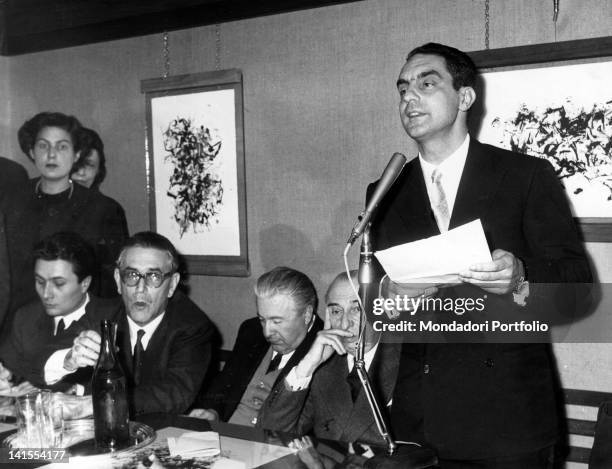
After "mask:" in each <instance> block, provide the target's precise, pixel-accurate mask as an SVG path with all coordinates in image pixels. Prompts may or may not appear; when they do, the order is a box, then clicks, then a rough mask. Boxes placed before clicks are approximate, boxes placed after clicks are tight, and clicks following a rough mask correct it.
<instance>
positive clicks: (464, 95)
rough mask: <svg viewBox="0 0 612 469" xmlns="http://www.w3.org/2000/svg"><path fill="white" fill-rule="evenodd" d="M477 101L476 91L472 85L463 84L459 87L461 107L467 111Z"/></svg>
mask: <svg viewBox="0 0 612 469" xmlns="http://www.w3.org/2000/svg"><path fill="white" fill-rule="evenodd" d="M475 101H476V91H474V88H472V87H471V86H462V87H461V88H460V89H459V109H460V110H461V111H463V112H467V111H468V110H469V109H470V108H471V107H472V104H474V102H475Z"/></svg>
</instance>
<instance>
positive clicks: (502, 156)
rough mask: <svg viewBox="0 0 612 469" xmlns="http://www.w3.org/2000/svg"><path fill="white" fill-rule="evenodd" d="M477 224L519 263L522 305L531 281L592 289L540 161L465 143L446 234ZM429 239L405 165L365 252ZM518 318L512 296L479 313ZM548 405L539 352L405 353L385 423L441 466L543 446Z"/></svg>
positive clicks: (408, 349)
mask: <svg viewBox="0 0 612 469" xmlns="http://www.w3.org/2000/svg"><path fill="white" fill-rule="evenodd" d="M372 190H373V186H371V187H369V188H368V191H369V193H371V191H372ZM476 218H480V219H481V221H482V224H483V228H484V232H485V235H486V237H487V241H488V243H489V248H490V250H491V251H493V250H494V249H498V248H499V249H505V250H507V251H509V252H511V253H513V254H514V255H515V256H518V257H519V258H520V259H522V260H523V261H524V263H525V265H526V266H527V269H528V278H529V281H530V284H531V287H530V288H531V291H532V294H530V299H533V298H532V297H537V289H538V286H537V283H538V282H590V281H591V280H592V279H591V273H590V270H589V267H588V263H587V260H586V257H585V253H584V250H583V246H582V244H581V242H580V240H579V236H578V234H577V230H576V228H575V225H574V221H573V219H572V216H571V213H570V210H569V207H568V204H567V200H566V198H565V194H564V193H563V190H562V187H561V184H560V183H559V181H558V179H557V178H556V176H555V174H554V171H553V169H552V167H551V166H550V164H549V163H548V162H547V161H545V160H542V159H536V158H532V157H527V156H523V155H518V154H514V153H511V152H508V151H505V150H502V149H499V148H496V147H492V146H489V145H483V144H480V143H479V142H477V141H475V140H473V139H472V141H471V143H470V147H469V152H468V156H467V160H466V163H465V167H464V170H463V174H462V177H461V182H460V184H459V189H458V192H457V198H456V201H455V206H454V209H453V213H452V216H451V220H450V228H453V227H456V226H459V225H462V224H464V223H466V222H469V221H472V220H474V219H476ZM438 233H439V230H438V228H437V225H436V222H435V219H434V217H433V214H432V212H431V208H430V203H429V199H428V196H427V190H426V187H425V182H424V180H423V175H422V171H421V167H420V163H419V160H418V159H414V160H413V161H411V162H410V163H408V164H407V165H406V167H405V168H404V170H403V171H402V173H401V174H400V176H399V178H398V180H397V182H396V183H395V185H394V186H393V187H392V189H391V191H390V192H389V193H388V195H387V197H386V198H385V200H384V201H383V203H382V204H381V206H380V209H379V212H378V214H377V216H376V218H375V220H374V222H373V225H372V238H373V243H374V248H375V249H376V250H380V249H385V248H388V247H391V246H395V245H398V244H402V243H406V242H410V241H414V240H418V239H421V238H425V237H429V236H432V235H435V234H438ZM566 291H571V288H567V289H566ZM440 295H441V296H442V297H445V296H448V297H455V298H459V297H463V298H469V297H481V296H482V295H483V292H482V290H480V289H478V288H477V287H474V286H472V285H467V284H466V285H462V286H458V287H455V288H448V289H443V290H442V291H441V292H440ZM521 311H522V312H523V314H525V310H521V309H520V308H519V307H518V306H516V305H515V304H514V303H513V301H512V296H511V295H502V296H499V295H493V294H489V295H487V308H486V310H485V314H487V312H491V313H493V312H494V313H496V314H497V313H499V312H502V313H505V314H509V315H514V316H513V317H515V318H517V319H522V317H521V316H519V315H520V314H521ZM531 313H532V314H534V313H537V311H534V310H533V308H532V310H531ZM555 406H556V402H555V387H554V367H553V362H552V356H551V353H550V349H549V347H548V346H547V345H546V344H483V343H474V344H458V343H455V344H442V343H430V344H405V345H404V347H403V351H402V358H401V365H400V371H399V375H398V383H397V385H396V389H395V394H394V397H393V409H392V413H393V416H392V422H393V424H394V430H395V433H396V435H397V436H398V437H399V438H400V439H412V438H415V439H418V438H423V437H424V438H425V439H426V440H427V441H428V442H429V443H431V444H432V445H433V446H434V447H435V448H436V449H437V451H438V454H439V456H440V457H442V458H448V459H481V458H491V457H495V456H500V455H510V454H518V453H521V452H528V451H532V450H536V449H539V448H543V447H545V446H547V445H550V444H552V443H553V442H554V441H555V438H556V434H557V431H556V428H557V423H556V408H555Z"/></svg>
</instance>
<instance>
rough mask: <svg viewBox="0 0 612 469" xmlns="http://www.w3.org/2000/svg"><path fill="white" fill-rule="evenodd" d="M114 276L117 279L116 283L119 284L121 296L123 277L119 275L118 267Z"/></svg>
mask: <svg viewBox="0 0 612 469" xmlns="http://www.w3.org/2000/svg"><path fill="white" fill-rule="evenodd" d="M113 276H114V277H115V283H116V284H117V292H118V293H119V294H120V295H121V275H119V268H118V267H115V272H114V274H113Z"/></svg>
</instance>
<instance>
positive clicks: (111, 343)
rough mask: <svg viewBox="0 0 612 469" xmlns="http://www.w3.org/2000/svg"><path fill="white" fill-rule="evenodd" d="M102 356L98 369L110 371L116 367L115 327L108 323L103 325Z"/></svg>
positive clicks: (99, 359)
mask: <svg viewBox="0 0 612 469" xmlns="http://www.w3.org/2000/svg"><path fill="white" fill-rule="evenodd" d="M101 340H102V341H101V344H100V356H99V357H98V364H97V365H96V369H98V368H99V369H103V370H110V369H111V368H114V367H115V363H116V361H117V359H116V357H115V327H114V325H112V324H110V323H109V322H107V321H104V322H103V323H102V339H101Z"/></svg>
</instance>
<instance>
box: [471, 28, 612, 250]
mask: <svg viewBox="0 0 612 469" xmlns="http://www.w3.org/2000/svg"><path fill="white" fill-rule="evenodd" d="M470 56H471V57H472V59H473V60H474V62H475V63H476V65H477V67H478V68H479V69H480V71H481V72H482V73H481V77H480V79H481V82H480V83H479V85H478V90H477V92H479V93H480V94H482V95H483V96H484V99H482V100H481V104H480V106H481V107H482V108H481V109H477V110H476V113H477V115H478V117H479V120H478V122H477V124H475V126H473V127H475V128H473V129H472V131H475V135H477V138H478V139H479V140H480V141H482V142H484V143H490V144H492V145H496V146H499V147H503V148H507V149H509V150H512V151H516V152H519V153H526V154H530V155H533V156H536V157H540V158H546V159H547V160H548V161H549V162H550V163H551V164H552V166H553V168H554V170H555V172H556V174H557V176H558V177H559V179H560V181H561V182H562V184H563V186H564V188H565V192H566V194H567V197H568V200H569V202H570V206H571V209H572V212H573V214H574V217H576V219H577V221H578V223H579V225H580V228H581V231H582V234H583V238H584V240H585V241H595V242H609V241H612V80H611V79H610V77H612V37H604V38H596V39H585V40H578V41H566V42H558V43H551V44H538V45H533V46H520V47H509V48H504V49H494V50H483V51H476V52H471V53H470Z"/></svg>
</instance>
